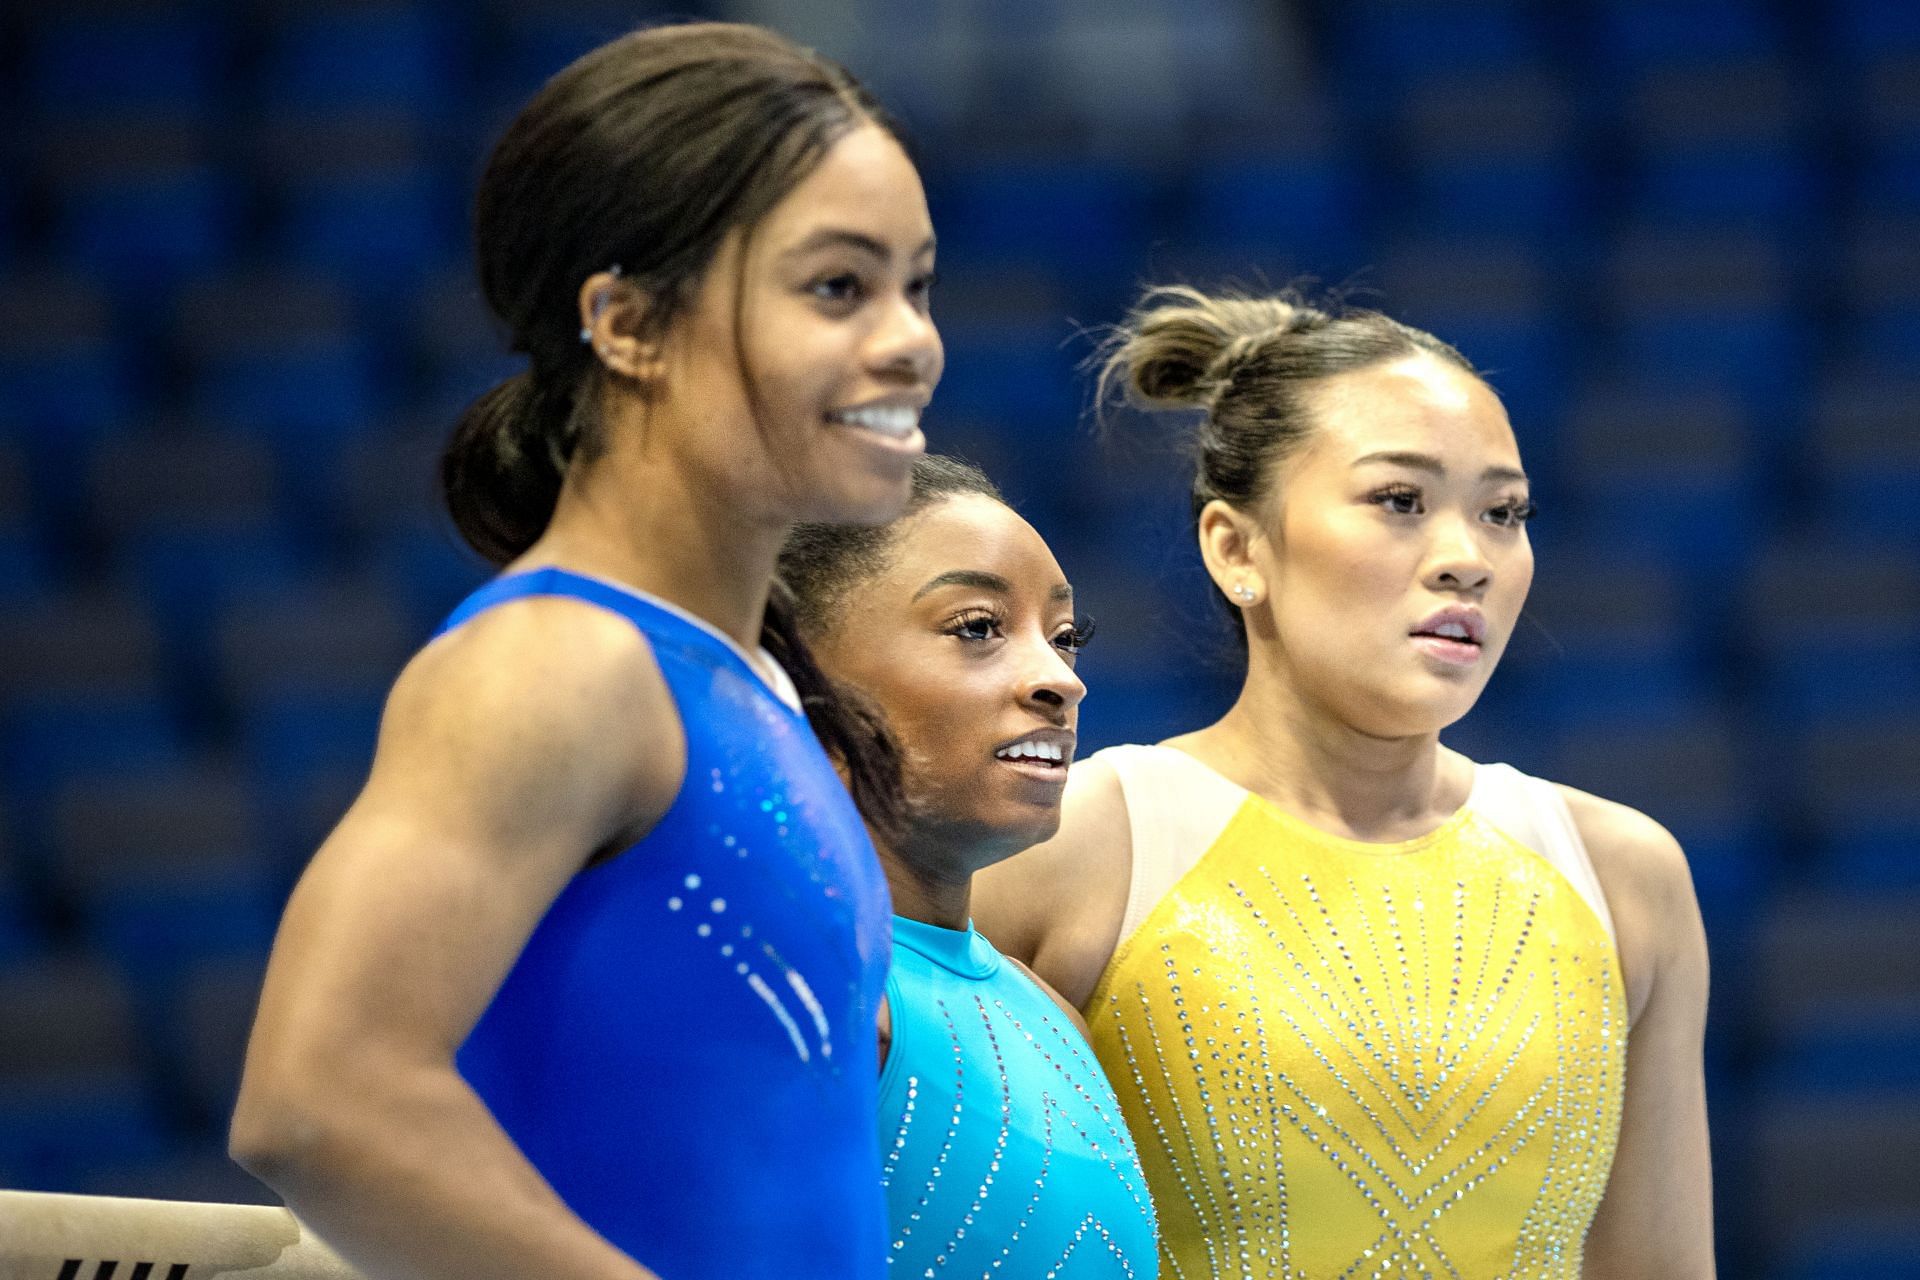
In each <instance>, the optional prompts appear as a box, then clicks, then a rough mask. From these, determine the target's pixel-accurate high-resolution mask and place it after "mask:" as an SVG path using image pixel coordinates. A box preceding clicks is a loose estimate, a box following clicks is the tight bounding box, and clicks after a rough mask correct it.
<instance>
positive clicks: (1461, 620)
mask: <svg viewBox="0 0 1920 1280" xmlns="http://www.w3.org/2000/svg"><path fill="white" fill-rule="evenodd" d="M1449 623H1451V624H1453V625H1455V626H1459V627H1462V628H1464V629H1465V630H1466V633H1467V641H1469V642H1471V643H1472V644H1473V646H1474V647H1475V648H1478V647H1479V646H1481V645H1483V644H1485V643H1486V642H1487V619H1486V616H1485V615H1484V614H1482V613H1481V612H1480V611H1479V610H1478V609H1471V608H1468V607H1466V606H1465V605H1448V606H1447V607H1446V608H1444V609H1441V610H1438V611H1437V612H1434V613H1431V614H1429V615H1428V616H1427V617H1426V619H1425V620H1423V621H1422V622H1420V623H1418V624H1417V625H1416V626H1415V627H1414V628H1413V630H1412V631H1411V632H1409V633H1408V634H1410V635H1412V636H1414V637H1415V638H1417V639H1446V641H1447V643H1449V644H1460V643H1462V642H1461V641H1458V640H1452V639H1448V638H1446V637H1437V636H1434V635H1432V633H1433V632H1435V631H1438V630H1439V629H1440V628H1441V627H1444V626H1447V625H1448V624H1449Z"/></svg>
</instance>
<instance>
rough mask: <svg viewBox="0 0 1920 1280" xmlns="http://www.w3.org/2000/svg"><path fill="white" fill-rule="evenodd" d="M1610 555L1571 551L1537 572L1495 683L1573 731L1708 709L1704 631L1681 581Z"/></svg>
mask: <svg viewBox="0 0 1920 1280" xmlns="http://www.w3.org/2000/svg"><path fill="white" fill-rule="evenodd" d="M1604 545H1605V544H1603V546H1604ZM1607 551H1611V552H1612V554H1607V553H1605V552H1603V551H1601V550H1599V549H1596V548H1594V547H1592V546H1587V547H1583V548H1576V549H1571V554H1566V553H1563V554H1560V555H1556V556H1555V557H1554V558H1553V559H1552V560H1551V561H1550V562H1548V563H1545V564H1542V565H1540V567H1539V569H1538V570H1537V571H1536V574H1535V578H1534V585H1533V591H1532V594H1531V595H1530V596H1529V598H1528V601H1527V608H1526V614H1525V616H1523V618H1522V620H1521V622H1520V625H1519V627H1518V628H1517V629H1516V632H1515V636H1514V639H1513V642H1512V644H1511V645H1510V646H1509V649H1508V654H1507V657H1506V658H1504V659H1503V660H1502V668H1503V669H1502V671H1501V674H1500V677H1499V678H1500V680H1502V681H1503V682H1504V681H1512V680H1524V681H1525V682H1526V684H1527V687H1528V691H1529V696H1528V702H1529V704H1530V705H1531V706H1532V708H1533V711H1534V714H1536V715H1538V716H1540V717H1542V718H1543V719H1545V720H1546V721H1547V722H1548V723H1551V724H1553V725H1555V726H1558V727H1560V728H1563V729H1566V730H1569V731H1574V730H1580V729H1584V728H1587V727H1590V726H1608V725H1612V726H1620V727H1631V726H1635V725H1639V726H1657V725H1662V724H1669V723H1673V722H1676V721H1680V720H1685V719H1689V718H1691V717H1693V716H1695V715H1698V714H1699V713H1701V712H1702V711H1705V710H1708V709H1709V703H1710V700H1711V699H1712V697H1713V694H1714V689H1713V686H1712V685H1711V683H1710V682H1709V681H1708V680H1707V678H1706V676H1705V670H1704V668H1705V665H1706V664H1705V662H1704V657H1703V652H1702V650H1703V644H1704V636H1703V632H1704V631H1705V630H1706V628H1705V627H1704V626H1703V624H1702V620H1701V619H1699V618H1697V617H1695V616H1692V615H1691V614H1690V613H1689V611H1688V609H1687V606H1686V602H1687V594H1686V592H1685V590H1684V588H1683V586H1682V584H1681V582H1680V581H1679V580H1678V579H1677V577H1676V575H1675V574H1674V573H1673V571H1672V570H1671V569H1670V568H1669V567H1668V566H1667V564H1666V562H1665V561H1664V560H1662V559H1660V558H1657V557H1649V556H1644V555H1643V556H1641V557H1639V558H1633V559H1629V558H1626V557H1623V556H1621V555H1620V554H1619V553H1618V552H1617V550H1614V549H1613V548H1611V547H1608V548H1607Z"/></svg>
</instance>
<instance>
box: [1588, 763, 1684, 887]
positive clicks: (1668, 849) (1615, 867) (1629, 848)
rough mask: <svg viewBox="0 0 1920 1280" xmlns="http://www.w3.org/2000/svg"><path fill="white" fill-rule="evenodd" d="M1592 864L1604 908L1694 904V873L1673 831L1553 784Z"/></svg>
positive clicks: (1633, 811) (1608, 802)
mask: <svg viewBox="0 0 1920 1280" xmlns="http://www.w3.org/2000/svg"><path fill="white" fill-rule="evenodd" d="M1555 785H1556V786H1557V787H1558V789H1559V792H1560V794H1561V795H1562V796H1563V797H1565V798H1566V802H1567V810H1568V812H1570V813H1571V814H1572V815H1573V823H1574V826H1575V827H1576V828H1577V829H1578V830H1579V832H1580V839H1581V841H1582V843H1584V844H1585V845H1586V847H1587V856H1588V857H1589V858H1591V859H1592V860H1593V870H1594V874H1595V875H1597V876H1598V877H1599V878H1600V884H1601V887H1602V888H1603V889H1605V890H1606V892H1607V901H1608V904H1609V906H1615V907H1617V906H1623V905H1625V906H1644V907H1649V908H1652V909H1655V910H1670V909H1673V908H1675V907H1679V906H1681V905H1684V906H1685V907H1687V908H1689V909H1691V907H1692V905H1693V875H1692V872H1691V871H1689V870H1688V868H1687V855H1686V853H1685V851H1684V850H1682V849H1681V848H1680V842H1679V841H1678V840H1676V839H1674V838H1673V833H1672V832H1670V831H1668V830H1667V829H1666V828H1665V827H1663V826H1661V825H1660V824H1659V823H1658V822H1655V821H1654V820H1653V819H1652V818H1650V817H1648V816H1647V815H1646V814H1644V813H1642V812H1640V810H1638V809H1635V808H1633V807H1632V806H1630V805H1624V804H1620V803H1618V802H1616V801H1613V800H1604V799H1602V798H1601V797H1599V796H1596V795H1592V794H1590V793H1588V792H1585V791H1581V790H1579V789H1578V788H1576V787H1569V786H1565V785H1562V784H1555Z"/></svg>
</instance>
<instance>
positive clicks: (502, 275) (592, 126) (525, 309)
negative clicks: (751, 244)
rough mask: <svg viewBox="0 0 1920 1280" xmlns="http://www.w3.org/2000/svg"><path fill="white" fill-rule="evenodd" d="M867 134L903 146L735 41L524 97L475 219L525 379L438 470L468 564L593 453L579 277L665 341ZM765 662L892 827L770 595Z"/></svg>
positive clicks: (799, 61)
mask: <svg viewBox="0 0 1920 1280" xmlns="http://www.w3.org/2000/svg"><path fill="white" fill-rule="evenodd" d="M864 124H877V125H879V126H880V127H881V128H883V129H885V130H887V132H888V133H889V134H891V135H893V136H894V137H895V138H896V140H898V139H899V138H900V133H899V130H898V128H897V127H895V126H894V125H893V123H892V122H891V121H890V120H889V118H888V117H887V115H886V113H885V112H884V111H882V110H881V108H880V106H879V105H878V104H877V103H876V102H875V101H874V100H873V98H872V97H871V96H870V95H869V94H868V93H867V92H866V90H865V89H863V88H861V86H860V85H859V83H858V82H857V81H855V80H854V79H853V77H852V76H850V75H849V74H848V73H847V72H846V71H845V70H844V69H843V68H841V67H840V66H838V65H837V64H835V63H833V62H831V61H829V60H828V59H826V58H823V57H821V56H819V55H818V54H815V53H813V52H811V51H810V50H806V49H802V48H800V47H799V46H797V45H795V44H793V43H792V42H790V41H788V40H786V39H785V38H783V37H781V36H779V35H776V34H774V33H773V32H771V31H767V30H765V29H764V28H760V27H753V26H744V25H737V24H730V23H692V24H687V25H681V26H665V27H654V28H650V29H647V30H642V31H636V32H634V33H632V34H630V35H627V36H623V37H621V38H620V39H618V40H614V41H612V42H611V43H609V44H605V45H602V46H601V47H600V48H598V49H595V50H593V51H592V52H591V53H588V54H586V55H585V56H584V57H582V58H580V59H579V60H578V61H576V62H574V63H573V64H572V65H570V66H568V67H567V68H565V69H564V70H562V71H561V72H560V73H559V74H558V75H556V76H554V77H553V79H551V80H549V81H548V82H547V84H546V86H545V87H544V88H542V89H541V90H540V92H539V93H538V94H536V95H535V96H534V98H533V101H531V102H530V103H528V104H527V106H526V107H525V108H524V109H523V110H522V111H521V112H520V114H519V115H518V116H517V117H515V118H514V120H513V122H512V123H511V124H509V125H508V126H507V129H506V132H505V133H504V134H503V135H502V136H501V138H500V141H499V143H498V144H497V145H496V146H495V147H494V149H493V154H492V156H491V157H490V159H489V160H488V162H487V167H486V171H485V173H484V174H483V175H482V177H481V179H480V189H479V194H478V197H477V198H476V201H475V209H474V241H475V253H476V257H477V259H478V265H479V274H480V286H481V291H482V293H483V294H484V295H485V297H486V301H487V305H488V307H489V308H490V309H491V310H492V311H493V313H494V315H495V316H497V317H498V318H499V320H500V321H501V322H502V323H503V324H504V325H505V327H506V329H507V331H508V332H509V334H510V335H511V345H512V349H513V350H514V351H516V352H520V353H522V354H524V355H525V356H526V357H527V368H526V369H525V370H524V371H522V372H521V373H518V374H516V375H514V376H513V377H511V378H509V379H507V380H506V381H505V382H503V383H501V384H500V385H499V386H497V387H495V388H493V389H492V390H491V391H488V392H487V393H486V394H485V395H483V396H481V397H480V398H479V399H478V400H476V401H475V402H474V403H473V404H472V405H471V406H470V407H469V408H468V409H467V411H466V413H465V414H464V415H463V416H462V417H461V419H460V421H459V423H458V424H457V425H456V426H455V428H454V431H453V436H452V438H451V440H449V441H448V443H447V447H446V450H445V452H444V453H443V454H442V455H441V460H440V480H441V486H442V489H443V491H444V493H445V496H446V502H447V507H448V510H449V511H450V512H451V513H452V515H453V521H454V524H455V526H456V527H457V528H458V529H459V530H460V534H461V536H462V537H464V538H465V539H466V540H467V542H468V543H469V544H470V545H471V546H472V547H473V548H474V550H476V551H478V552H479V553H480V554H481V555H483V556H485V557H486V558H487V559H488V560H490V561H492V562H493V563H495V564H502V565H503V564H506V563H507V562H509V561H511V560H512V559H514V558H515V557H516V556H518V555H520V554H521V553H522V552H524V551H526V550H527V548H528V547H530V546H532V545H533V544H534V542H535V541H537V540H538V539H539V537H540V535H541V534H542V533H543V532H544V531H545V530H546V527H547V524H548V522H549V521H550V520H551V519H552V518H553V511H554V506H555V504H556V503H557V502H558V501H559V497H560V488H561V483H562V481H563V479H564V478H565V476H566V472H567V468H568V466H569V465H571V463H572V462H573V460H574V459H575V458H576V457H578V458H580V459H581V460H582V461H591V460H592V459H593V457H594V456H595V455H596V453H597V452H598V451H599V449H600V447H601V445H602V443H603V442H602V440H601V439H600V434H599V432H600V420H599V399H600V396H599V391H600V387H601V378H602V377H603V370H602V366H601V365H600V363H599V362H598V360H597V359H595V358H594V355H593V351H592V348H591V347H589V346H587V345H586V344H584V343H583V342H582V341H581V338H580V319H579V302H578V298H579V292H580V286H581V285H582V284H583V283H584V282H585V281H586V280H587V278H588V277H590V276H592V275H594V274H595V273H597V272H601V271H606V270H609V269H617V270H618V271H619V273H620V275H621V278H622V279H623V280H625V281H627V282H629V283H630V284H632V285H633V286H635V287H636V288H637V289H638V291H639V292H640V293H641V294H642V295H643V296H644V297H645V298H646V299H647V300H648V304H649V308H650V309H649V312H648V314H647V317H646V325H647V331H648V332H649V333H650V334H654V335H658V334H662V333H664V332H665V331H666V330H667V329H668V327H669V326H671V325H672V323H673V322H674V320H675V319H677V318H678V317H679V316H680V315H681V314H682V313H683V312H684V311H685V309H686V307H687V306H688V304H689V303H690V302H691V301H692V299H693V296H694V294H695V292H696V291H697V290H698V288H699V285H700V283H701V281H702V279H703V277H704V276H705V274H706V272H707V270H708V268H709V267H710V266H711V265H712V263H713V260H714V257H715V255H716V254H717V253H718V252H719V249H720V246H721V244H722V243H723V242H724V241H725V239H726V237H727V235H728V233H730V232H732V231H734V230H736V229H743V228H744V229H749V230H750V229H751V228H752V227H753V226H754V225H755V224H757V223H758V222H759V221H760V219H761V218H763V217H765V216H766V214H767V212H768V211H769V210H770V209H772V208H773V207H774V206H775V205H777V204H778V203H779V202H780V201H781V200H782V199H783V198H785V196H786V195H787V194H788V193H789V192H791V191H792V190H793V189H794V188H795V187H796V186H798V185H799V184H800V183H801V182H802V181H803V180H805V178H806V177H807V175H808V174H809V173H811V172H812V171H813V169H814V168H815V166H816V165H818V164H819V162H820V160H821V158H822V157H823V156H824V155H825V154H826V152H827V151H828V149H829V148H831V147H832V145H833V144H834V143H835V142H836V141H838V140H839V139H840V138H841V137H843V136H845V135H846V134H847V133H849V132H851V131H852V130H854V129H856V128H858V127H859V126H861V125H864ZM749 390H751V388H749ZM761 644H762V645H764V646H765V647H766V649H767V650H768V652H770V653H772V654H773V655H774V657H775V658H777V659H778V660H779V661H780V663H781V665H782V666H784V667H785V668H786V669H787V672H788V674H790V675H791V676H792V677H793V681H794V684H795V686H796V687H797V688H798V690H799V692H800V696H801V701H802V703H803V705H804V706H805V708H806V712H807V718H808V720H809V722H810V723H811V724H812V725H813V729H814V732H815V733H816V734H817V735H819V737H820V739H821V741H822V742H823V743H824V744H825V745H826V747H827V749H828V751H829V752H830V753H831V754H833V755H834V756H835V757H836V758H837V759H839V760H840V761H841V762H842V764H843V765H844V767H846V769H847V770H848V773H849V776H850V780H851V785H852V789H853V791H854V796H855V799H856V800H857V801H859V802H860V803H861V806H862V809H863V811H867V812H875V813H880V814H881V815H883V816H884V815H886V814H889V813H897V812H898V809H899V800H898V796H897V790H898V781H897V779H898V769H897V767H895V768H892V770H891V773H890V772H889V763H888V757H887V750H888V748H889V746H890V744H889V743H888V742H887V741H886V740H885V739H884V736H882V737H881V738H876V737H875V735H874V734H873V732H872V726H871V725H870V724H869V723H868V722H867V720H866V719H864V718H863V716H862V715H861V713H860V711H859V709H858V708H855V707H853V706H852V705H851V704H849V703H847V702H845V701H843V700H842V699H841V697H840V696H839V691H838V690H837V689H836V688H835V687H834V686H833V685H832V683H831V682H829V681H828V680H827V678H826V676H825V675H824V674H823V673H822V672H821V671H820V669H819V668H818V666H816V665H815V663H814V661H813V658H812V656H811V655H810V654H809V653H808V652H807V648H806V644H805V643H804V641H802V640H801V638H800V633H799V631H798V629H797V627H796V626H795V624H794V621H793V614H792V605H791V601H790V599H789V598H788V596H787V593H786V592H785V591H784V590H783V589H781V588H780V587H779V584H777V583H776V584H775V589H774V591H773V593H772V594H771V596H770V597H769V599H768V601H767V608H766V613H765V620H764V622H763V623H762V627H761ZM889 778H891V779H892V781H891V782H889ZM889 786H891V787H892V788H893V790H892V792H889V791H888V790H887V788H888V787H889ZM863 793H864V794H863Z"/></svg>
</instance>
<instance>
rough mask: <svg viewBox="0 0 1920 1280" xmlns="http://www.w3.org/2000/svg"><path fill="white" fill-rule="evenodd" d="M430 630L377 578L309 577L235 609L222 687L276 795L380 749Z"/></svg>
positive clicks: (223, 655) (224, 623)
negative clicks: (389, 695)
mask: <svg viewBox="0 0 1920 1280" xmlns="http://www.w3.org/2000/svg"><path fill="white" fill-rule="evenodd" d="M421 638H422V637H420V636H419V635H418V634H417V633H416V631H415V629H414V627H413V626H412V624H411V621H410V619H409V618H408V617H407V615H406V613H405V612H404V610H403V608H402V606H401V604H400V602H399V601H397V600H396V599H394V598H393V597H392V596H391V595H390V594H389V593H387V592H386V591H384V590H382V588H381V584H380V583H379V582H378V580H376V579H371V578H367V579H355V580H343V581H337V582H324V583H302V584H298V585H297V586H290V587H289V589H288V590H287V591H286V592H284V593H283V594H282V595H281V596H280V597H279V598H272V597H263V598H259V599H251V600H246V601H242V602H240V603H238V604H236V605H234V606H233V607H232V608H231V609H229V610H227V611H226V613H225V614H224V616H223V617H222V618H221V620H220V626H219V632H218V634H217V636H216V645H217V648H218V653H219V662H220V682H221V687H222V689H223V690H224V692H225V694H226V697H227V699H228V701H229V702H230V703H231V705H233V706H234V707H235V708H236V709H237V714H238V718H239V724H240V740H241V746H242V748H243V750H244V753H245V759H246V761H247V764H248V767H249V768H250V769H252V770H253V772H254V775H255V777H256V779H257V780H258V781H259V783H260V785H261V786H262V787H263V788H264V789H265V791H266V793H267V794H268V798H269V801H270V802H271V801H276V800H278V799H280V798H281V797H283V796H284V795H285V793H286V791H287V790H288V789H289V788H292V787H296V786H298V785H299V784H300V783H301V782H302V781H303V780H304V779H306V778H308V777H310V776H311V775H312V774H314V773H315V772H318V771H321V770H324V769H327V768H329V767H336V766H344V765H364V764H365V763H366V762H367V761H369V760H371V759H372V758H373V745H374V737H375V731H376V730H377V728H378V726H379V720H380V709H381V706H382V705H383V703H384V701H385V697H386V692H387V689H388V687H389V686H391V685H392V683H393V680H394V677H395V676H397V675H398V674H399V673H400V668H401V666H402V665H403V664H404V663H405V662H406V660H407V658H408V657H409V656H410V655H411V653H412V651H413V649H414V648H415V647H416V646H417V644H418V643H419V642H420V640H421Z"/></svg>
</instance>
